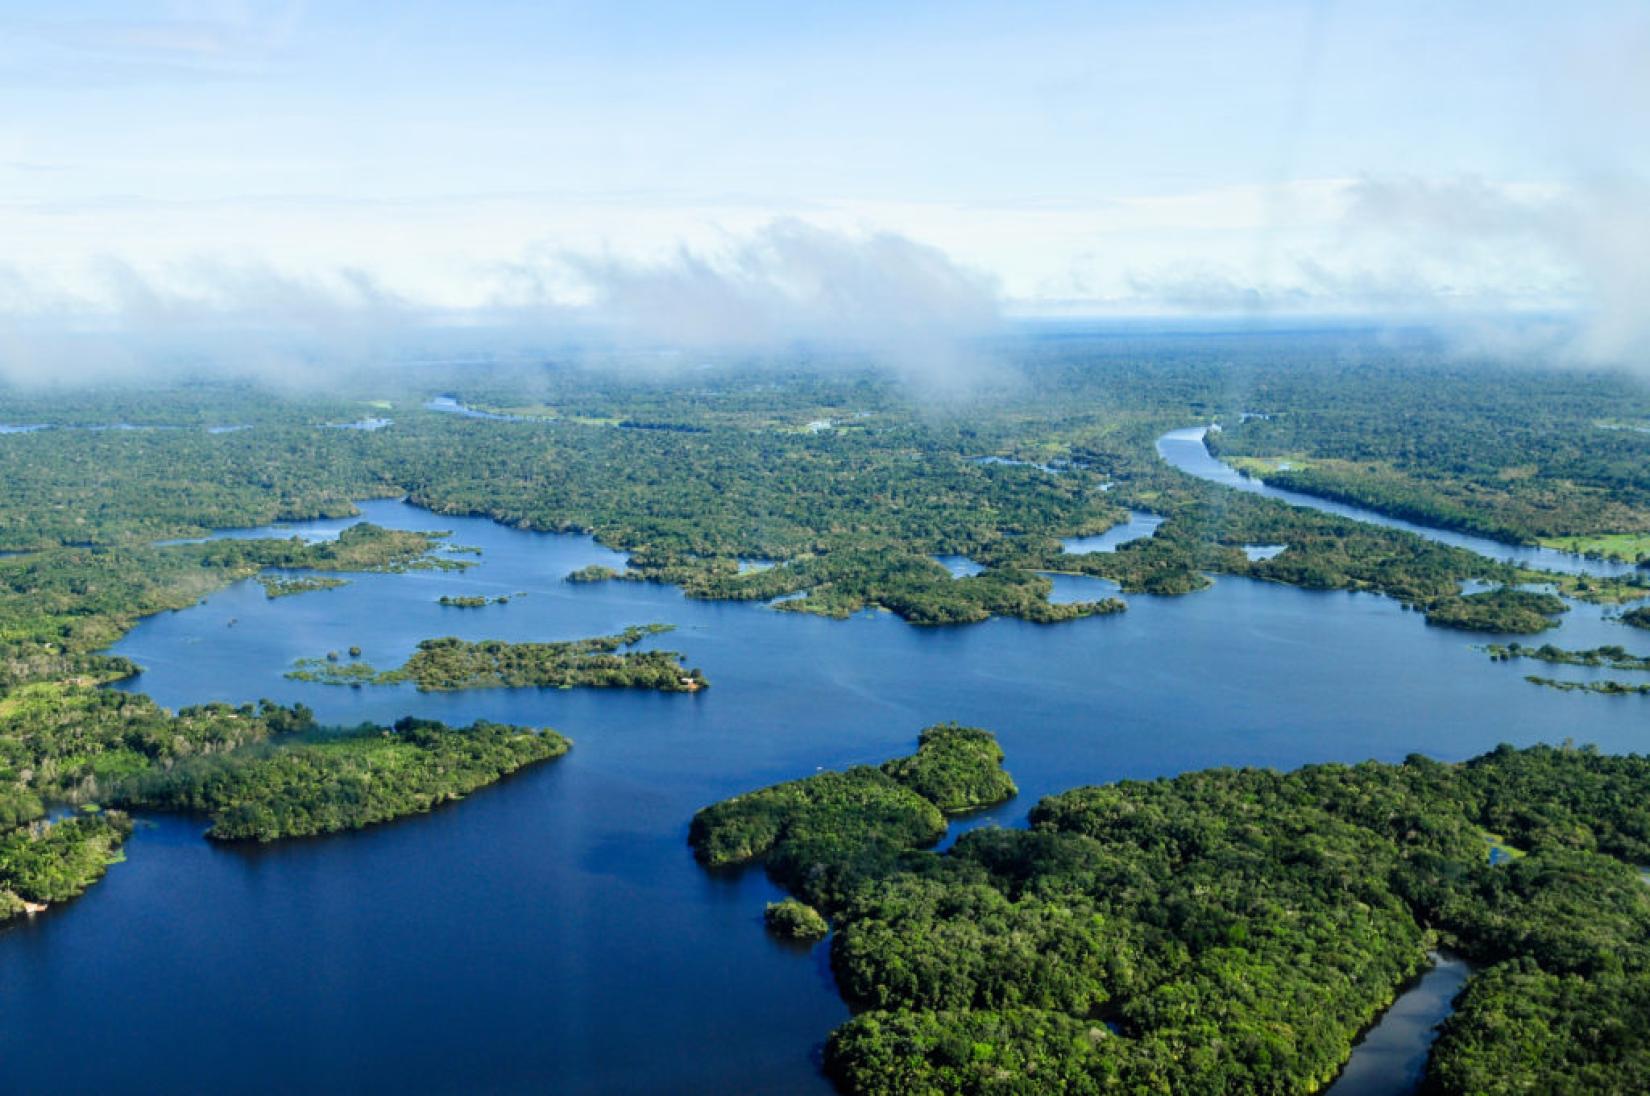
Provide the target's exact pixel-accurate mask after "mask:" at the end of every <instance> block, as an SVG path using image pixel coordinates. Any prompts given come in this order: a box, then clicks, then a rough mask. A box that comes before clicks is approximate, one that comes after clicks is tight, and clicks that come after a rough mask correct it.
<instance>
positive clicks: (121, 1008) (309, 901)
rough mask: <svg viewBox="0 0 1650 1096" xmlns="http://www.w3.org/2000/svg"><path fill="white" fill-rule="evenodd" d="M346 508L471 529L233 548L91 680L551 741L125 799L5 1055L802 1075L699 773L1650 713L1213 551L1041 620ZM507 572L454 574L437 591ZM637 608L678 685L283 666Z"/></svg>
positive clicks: (122, 1085)
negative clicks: (326, 819) (519, 758)
mask: <svg viewBox="0 0 1650 1096" xmlns="http://www.w3.org/2000/svg"><path fill="white" fill-rule="evenodd" d="M362 510H363V512H364V516H365V517H366V518H367V519H369V520H372V521H375V522H378V523H379V524H382V525H386V526H390V527H393V528H415V529H449V530H452V531H453V537H452V541H453V542H454V543H458V544H468V545H476V546H479V547H480V548H481V549H482V552H483V554H482V555H481V556H480V557H475V558H477V562H478V565H477V566H476V567H474V568H473V569H471V570H468V571H465V572H462V573H445V572H412V573H408V574H402V575H360V576H351V577H352V580H353V581H352V582H351V584H350V585H348V586H345V587H342V588H339V589H335V590H328V591H322V592H316V593H307V594H302V595H298V596H293V597H285V598H278V599H269V598H266V597H265V596H264V593H263V590H262V589H261V588H260V587H259V586H258V585H257V584H256V583H255V582H252V581H246V582H242V583H239V584H237V585H235V586H233V587H230V588H228V589H225V590H222V591H220V592H218V593H216V594H214V595H212V596H210V597H208V598H207V599H206V600H205V602H204V603H203V604H201V605H198V606H195V607H192V608H189V609H186V610H183V611H181V612H176V613H166V614H162V615H160V616H156V617H152V618H149V619H147V620H145V621H143V622H142V623H140V624H139V625H138V626H137V627H136V628H135V629H134V630H133V631H132V632H131V633H130V634H129V635H128V636H127V637H126V638H125V639H124V640H122V641H121V642H120V643H119V644H117V645H116V646H115V648H114V650H115V651H116V652H117V653H120V654H123V655H126V656H128V657H130V658H132V659H134V660H136V661H137V662H138V663H139V664H141V665H142V666H144V667H146V670H145V672H144V674H143V675H142V676H141V677H139V678H138V679H136V680H135V681H132V682H130V683H128V684H127V685H126V686H125V687H128V688H133V689H137V690H141V691H144V692H147V693H149V694H151V695H152V696H154V697H155V698H156V699H157V700H158V701H159V702H160V703H162V704H164V705H167V706H170V707H176V706H179V705H184V704H190V703H197V702H200V701H204V700H210V699H222V700H229V701H245V700H254V699H257V698H260V697H271V698H274V699H278V700H282V701H295V700H301V701H303V702H304V703H306V704H309V705H311V706H313V707H314V708H315V709H316V710H317V711H318V712H319V714H320V715H321V717H322V718H323V719H326V720H330V721H335V722H339V723H354V722H357V721H360V720H367V719H373V720H388V719H391V718H394V717H396V716H399V715H402V714H406V713H409V712H410V713H417V714H420V715H426V716H432V717H436V718H440V719H445V720H447V721H449V722H455V723H468V722H469V721H471V720H473V719H476V718H478V717H480V718H489V719H497V720H503V721H508V722H514V723H524V724H531V725H542V726H552V727H555V728H557V729H558V730H561V731H562V732H564V733H566V734H568V735H569V736H571V737H572V738H573V740H574V742H575V746H574V748H573V751H572V752H571V753H570V754H569V755H568V756H567V757H566V758H564V759H562V760H561V761H558V762H553V763H551V764H549V765H546V766H542V767H540V768H538V769H535V770H531V771H528V772H525V773H522V774H519V775H517V776H516V777H513V778H511V779H510V780H507V781H505V782H504V783H502V784H501V785H499V786H497V787H494V788H491V789H486V790H483V791H481V792H478V793H476V794H475V795H473V796H472V797H470V798H469V799H468V800H466V801H464V802H461V803H458V804H454V805H452V806H449V807H446V808H443V809H441V810H438V811H436V812H435V813H433V814H430V815H428V816H423V817H419V818H414V819H409V820H406V821H403V822H400V823H397V824H393V825H388V826H383V827H378V828H375V829H371V830H367V831H363V832H361V833H355V834H348V835H341V836H337V837H331V838H322V839H316V840H308V841H295V842H288V843H283V844H278V845H275V846H272V847H267V848H239V847H233V848H222V847H218V846H214V845H212V844H209V843H208V842H206V841H204V840H202V839H201V837H200V833H201V831H202V830H203V829H204V822H203V821H201V820H196V819H177V818H157V819H155V820H154V822H153V825H152V826H151V827H150V828H146V829H141V830H140V831H139V832H138V833H137V834H136V835H135V836H134V838H133V839H132V841H131V843H130V846H129V848H128V861H127V862H126V863H123V864H120V865H117V866H116V867H114V868H113V869H112V870H111V871H110V873H109V875H108V877H107V878H106V879H105V880H104V881H103V882H101V883H99V884H98V885H97V886H95V887H93V888H92V889H91V891H89V892H88V893H87V895H86V896H85V897H84V898H82V899H80V900H78V901H76V902H74V903H72V904H69V905H66V906H64V907H61V908H56V909H53V910H51V911H48V912H47V913H46V914H44V915H41V916H39V917H36V918H34V919H32V920H27V921H24V922H22V923H20V924H17V925H16V927H13V928H10V929H7V930H3V931H0V1062H3V1063H4V1070H5V1078H6V1081H5V1087H6V1088H8V1089H11V1090H14V1091H40V1090H47V1089H49V1090H51V1091H54V1092H59V1093H63V1092H86V1091H93V1090H111V1089H115V1090H124V1089H129V1088H131V1087H133V1082H134V1079H138V1081H139V1084H138V1087H141V1088H144V1089H147V1090H152V1091H199V1090H203V1089H216V1088H226V1089H233V1090H239V1091H262V1092H277V1091H292V1090H295V1089H309V1088H313V1089H324V1090H328V1091H332V1090H340V1089H342V1090H352V1089H353V1090H358V1089H364V1088H372V1089H376V1090H382V1089H394V1088H404V1089H410V1090H419V1091H450V1092H458V1091H465V1092H469V1091H488V1090H500V1089H522V1088H533V1089H545V1090H554V1091H560V1092H628V1091H658V1090H668V1091H673V1092H728V1091H764V1092H776V1091H785V1092H808V1091H818V1092H824V1091H828V1086H827V1084H826V1082H825V1081H824V1080H823V1079H822V1078H821V1077H820V1076H819V1074H818V1072H817V1066H816V1064H815V1058H814V1055H815V1054H816V1052H817V1048H818V1046H819V1044H820V1042H821V1040H822V1039H823V1038H824V1036H825V1035H826V1033H827V1032H828V1031H829V1030H830V1029H831V1028H832V1027H833V1026H835V1025H836V1024H838V1023H840V1022H841V1021H842V1020H843V1019H844V1018H845V1017H846V1015H847V1012H846V1009H845V1008H844V1006H843V1005H842V1003H841V1001H840V999H839V998H838V997H837V995H836V992H835V990H834V987H833V986H832V984H831V982H830V978H829V974H828V969H827V966H826V963H825V960H824V956H825V949H824V946H823V945H822V946H820V947H816V948H814V949H811V950H810V949H795V948H790V947H786V946H782V945H780V944H778V943H776V942H774V941H772V940H771V939H770V938H769V937H768V936H767V935H766V934H765V933H764V932H763V930H762V926H761V914H762V906H763V903H764V902H766V901H769V900H771V899H773V898H774V897H776V892H775V890H774V888H773V887H772V886H771V885H770V884H769V883H768V882H767V881H766V880H765V879H764V878H763V876H762V875H761V873H760V872H759V871H745V872H735V873H730V874H714V875H713V874H710V873H707V872H705V871H703V870H702V869H700V868H699V867H698V866H697V865H696V864H695V862H694V860H693V858H692V856H691V855H690V853H689V850H688V848H687V846H686V843H685V840H686V832H687V824H688V820H689V818H690V817H691V815H692V813H693V811H694V810H696V809H697V808H699V807H701V806H703V805H705V804H707V803H710V802H713V801H715V800H717V799H720V798H723V797H725V796H728V795H731V794H735V793H737V792H741V791H745V790H748V789H751V788H754V787H758V786H761V785H764V784H768V783H771V782H774V781H777V780H782V779H788V778H793V777H798V776H804V775H807V774H809V773H812V772H815V771H817V770H818V769H819V768H822V767H824V768H836V767H840V766H844V765H849V764H854V763H858V762H872V761H879V760H882V759H884V758H887V757H892V756H896V755H899V754H902V753H905V752H907V751H909V750H910V749H911V748H912V746H913V745H914V743H915V738H916V734H917V731H918V730H919V729H920V728H922V727H923V726H925V725H927V724H930V723H934V722H937V721H941V720H947V719H956V720H960V721H963V722H966V723H972V724H977V725H981V726H986V727H990V728H992V729H993V730H995V731H996V732H997V733H998V735H999V736H1000V738H1001V740H1002V743H1003V746H1004V747H1005V749H1006V750H1007V754H1008V765H1009V767H1010V768H1011V770H1012V771H1013V773H1014V775H1015V777H1016V779H1017V780H1018V782H1019V784H1020V786H1021V789H1022V794H1021V796H1020V797H1019V798H1018V799H1017V800H1016V801H1014V802H1012V803H1009V804H1007V805H1004V806H1002V807H999V808H996V809H995V810H992V811H988V812H985V813H983V814H980V815H976V816H972V817H970V818H969V819H968V820H967V821H966V823H963V824H962V825H963V826H967V827H974V826H981V825H998V824H1006V825H1012V824H1020V823H1021V821H1022V820H1023V818H1024V816H1025V812H1026V811H1027V810H1028V809H1029V808H1030V806H1031V805H1032V804H1033V803H1034V802H1035V801H1036V799H1037V798H1038V797H1040V796H1042V795H1045V794H1048V793H1051V792H1056V791H1062V790H1065V789H1068V788H1071V787H1073V786H1076V785H1080V784H1084V783H1091V782H1097V781H1106V780H1115V779H1119V778H1123V777H1150V776H1157V775H1162V774H1169V773H1174V772H1179V771H1183V770H1186V769H1194V768H1201V767H1204V766H1208V765H1272V766H1279V767H1292V766H1295V765H1299V764H1302V763H1305V762H1312V761H1324V760H1348V761H1351V760H1358V759H1362V758H1367V757H1376V758H1381V759H1385V760H1397V759H1400V758H1402V757H1403V756H1404V755H1405V754H1407V753H1409V752H1411V751H1422V752H1425V753H1429V754H1432V755H1434V756H1438V757H1443V758H1450V759H1453V758H1461V757H1466V756H1469V755H1471V754H1475V753H1478V752H1480V751H1483V750H1485V749H1488V748H1490V747H1492V746H1494V745H1495V744H1496V743H1498V742H1500V741H1509V742H1514V743H1520V744H1522V743H1529V742H1534V741H1538V740H1541V741H1559V740H1562V739H1563V738H1565V737H1566V736H1575V737H1577V738H1578V739H1581V740H1584V741H1594V742H1597V743H1598V744H1599V745H1600V746H1601V747H1602V748H1604V749H1605V750H1610V751H1629V750H1643V749H1644V748H1645V746H1646V743H1647V741H1650V735H1647V733H1646V730H1645V727H1646V722H1645V717H1646V714H1647V713H1650V707H1646V706H1645V705H1646V701H1645V700H1643V699H1642V698H1604V697H1592V696H1581V695H1565V694H1558V693H1555V692H1552V691H1550V690H1544V689H1539V688H1536V687H1533V686H1530V685H1526V684H1525V683H1523V682H1522V681H1520V680H1519V677H1520V676H1521V674H1522V673H1523V672H1526V671H1525V670H1524V669H1522V668H1520V667H1519V664H1516V663H1515V664H1511V665H1504V664H1494V663H1491V662H1489V661H1488V659H1486V658H1485V657H1484V655H1483V653H1482V652H1480V651H1477V650H1475V649H1474V647H1473V644H1474V643H1475V642H1479V641H1481V637H1467V636H1463V635H1461V634H1459V633H1454V632H1447V631H1443V630H1439V629H1435V628H1429V627H1427V626H1425V624H1424V623H1423V622H1422V619H1421V618H1420V616H1418V615H1416V614H1413V613H1407V612H1404V611H1402V610H1401V609H1400V607H1399V606H1398V605H1396V604H1395V603H1394V602H1392V601H1389V600H1386V599H1383V598H1379V597H1375V596H1371V595H1360V594H1349V593H1338V592H1336V593H1325V592H1311V591H1303V590H1298V589H1294V588H1290V587H1285V586H1279V585H1275V584H1267V583H1259V582H1251V581H1247V580H1243V579H1233V578H1220V579H1218V580H1217V581H1216V583H1215V585H1214V586H1213V587H1212V588H1211V589H1208V590H1205V591H1202V592H1200V593H1197V594H1193V595H1190V596H1186V597H1180V598H1151V597H1138V596H1136V597H1130V598H1129V599H1128V600H1129V604H1130V608H1129V610H1128V612H1126V613H1123V614H1119V615H1114V616H1104V617H1096V618H1090V619H1086V620H1081V621H1076V622H1072V623H1068V624H1062V625H1053V626H1037V625H1032V624H1026V623H1023V622H1019V621H1014V620H992V621H989V622H987V623H984V624H979V625H970V626H964V627H955V628H940V629H924V628H917V627H913V626H911V625H908V624H905V623H903V622H901V621H899V620H898V619H896V618H894V617H892V616H890V615H889V614H886V613H870V614H860V615H856V616H855V617H854V618H852V619H850V620H845V621H832V620H826V619H822V618H817V617H811V616H806V615H802V614H794V613H784V612H779V611H776V610H774V609H772V608H770V607H767V606H763V605H758V604H750V603H733V602H703V601H693V600H689V599H686V598H684V597H682V596H681V594H680V593H679V592H678V591H677V590H676V589H674V588H672V587H667V586H660V585H651V584H644V583H629V582H615V583H605V584H596V585H571V584H567V583H564V582H562V581H561V578H562V576H563V575H565V574H567V573H568V572H569V571H572V570H574V569H575V568H577V567H581V566H584V565H586V564H589V563H607V564H609V565H618V564H620V563H621V562H622V557H621V556H619V555H617V554H616V553H613V552H610V551H608V550H606V549H604V548H602V547H601V546H599V545H597V544H595V543H593V542H592V541H591V540H590V539H589V538H586V537H578V536H562V535H544V534H534V533H526V532H521V531H517V530H513V529H508V528H505V527H503V526H499V525H494V524H492V523H489V522H486V521H483V520H479V519H466V518H449V517H442V516H436V515H431V514H429V513H426V512H424V511H420V510H417V509H415V508H413V507H411V506H409V505H407V504H406V503H402V502H396V501H377V502H369V503H364V504H363V505H362ZM344 524H346V523H344V522H316V523H310V524H307V525H305V524H295V525H286V526H282V527H281V528H280V529H279V530H276V531H273V532H274V533H275V534H276V535H281V536H291V535H300V536H305V535H322V534H331V533H335V532H336V531H337V529H338V528H340V527H341V526H342V525H344ZM455 558H460V559H468V558H472V557H468V556H458V557H455ZM1062 580H1066V576H1061V578H1060V579H1057V581H1056V585H1057V587H1058V588H1061V589H1065V587H1060V582H1061V581H1062ZM1069 581H1071V582H1084V583H1092V584H1096V585H1093V586H1089V587H1088V590H1089V591H1090V593H1089V596H1094V593H1093V591H1095V590H1097V589H1101V588H1109V589H1115V587H1110V586H1109V584H1101V583H1100V580H1094V579H1087V580H1076V579H1071V580H1069ZM518 591H525V592H526V593H527V596H526V597H524V598H512V599H511V601H510V602H509V603H508V604H507V605H490V606H487V607H486V608H483V609H469V610H464V609H451V608H443V607H441V606H439V605H437V604H436V599H437V598H438V597H440V596H441V595H442V594H455V595H458V594H487V595H496V594H514V593H516V592H518ZM1571 617H1572V619H1569V620H1567V621H1566V622H1565V624H1564V626H1563V628H1562V629H1560V630H1559V631H1558V632H1556V633H1552V638H1553V640H1554V642H1560V643H1565V644H1566V645H1569V646H1579V645H1583V644H1582V643H1581V642H1578V641H1571V638H1570V637H1571V636H1572V635H1574V636H1581V637H1588V638H1587V639H1586V641H1585V642H1586V645H1591V644H1592V643H1593V642H1595V641H1596V640H1594V639H1592V638H1591V637H1592V636H1594V635H1595V634H1596V635H1603V636H1607V637H1608V638H1609V639H1610V640H1613V641H1616V642H1624V643H1628V644H1632V643H1633V642H1634V641H1639V645H1640V646H1643V645H1644V644H1643V641H1642V640H1641V639H1640V636H1639V634H1636V633H1635V634H1628V633H1630V632H1631V630H1630V629H1627V628H1624V627H1622V626H1621V625H1616V624H1611V623H1609V622H1607V621H1604V620H1602V619H1601V617H1600V615H1599V613H1598V612H1597V611H1596V610H1592V609H1578V610H1577V611H1576V613H1573V614H1571ZM231 620H233V621H234V624H233V625H231V624H230V621H231ZM655 621H658V622H664V623H671V624H675V625H676V626H677V631H675V632H673V633H670V634H667V635H663V636H659V637H657V638H655V639H652V640H649V641H648V642H649V643H650V644H652V645H654V646H660V647H666V648H670V649H675V650H679V651H681V652H683V653H684V656H685V660H686V662H687V664H688V665H690V666H699V667H702V668H703V670H704V672H705V673H706V674H707V675H708V677H709V678H710V681H711V688H710V689H709V690H707V691H706V692H704V693H701V694H697V695H688V694H674V695H660V694H651V693H648V694H642V693H630V692H615V691H598V690H572V691H558V690H517V691H482V692H464V693H446V694H429V695H424V694H419V693H417V692H415V691H413V690H412V689H411V688H410V687H408V686H397V687H393V688H364V689H358V690H355V689H347V688H336V687H328V686H322V685H317V684H311V683H302V682H294V681H288V680H286V679H284V678H283V676H282V674H283V672H284V671H285V670H286V669H288V668H289V667H290V665H291V662H292V660H294V659H296V658H300V657H313V656H316V655H320V654H324V653H325V652H326V651H329V650H341V649H344V648H347V647H349V646H351V645H360V646H361V647H362V648H364V654H365V658H366V659H367V660H369V661H371V662H373V663H375V664H377V665H378V666H380V667H388V666H393V665H395V664H397V663H398V662H399V661H400V660H401V659H403V658H404V657H406V655H407V654H408V653H409V652H410V651H411V650H412V648H413V646H414V644H415V643H416V642H417V641H418V640H420V639H423V638H426V637H430V636H440V635H459V636H464V637H466V638H471V639H481V638H501V639H529V638H531V639H564V638H573V637H578V636H588V635H596V634H602V633H609V632H613V631H616V630H618V629H620V628H622V627H624V626H625V625H629V624H645V623H651V622H655ZM1646 638H1650V637H1646ZM959 828H960V827H959Z"/></svg>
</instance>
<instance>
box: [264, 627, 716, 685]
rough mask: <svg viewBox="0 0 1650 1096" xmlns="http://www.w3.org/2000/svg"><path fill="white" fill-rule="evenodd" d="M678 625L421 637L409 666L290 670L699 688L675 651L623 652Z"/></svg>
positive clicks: (391, 681) (329, 675)
mask: <svg viewBox="0 0 1650 1096" xmlns="http://www.w3.org/2000/svg"><path fill="white" fill-rule="evenodd" d="M671 630H672V626H671V625H668V624H649V625H646V626H640V627H630V628H626V629H625V630H624V631H623V632H621V633H619V634H618V635H611V636H596V637H593V638H591V639H574V640H564V641H561V642H556V643H506V642H504V641H503V640H496V639H489V640H482V641H481V642H479V643H472V642H469V641H467V640H462V639H457V638H454V637H452V636H448V637H446V638H443V639H426V640H424V641H422V642H420V643H419V645H418V649H417V650H416V651H414V652H413V656H412V657H411V658H409V659H408V660H407V661H406V662H405V663H404V664H403V665H401V666H399V667H397V668H396V669H393V670H378V669H375V668H374V667H373V666H371V665H370V664H368V663H365V662H349V663H343V664H340V663H339V662H338V660H337V659H336V658H332V657H326V658H305V659H299V660H298V662H297V663H296V664H295V665H294V666H293V668H292V669H291V670H289V671H288V672H287V674H286V676H287V677H288V678H291V679H292V680H294V681H311V682H316V683H318V684H322V685H397V684H400V683H401V682H404V681H410V682H412V683H413V684H414V685H416V686H417V687H418V690H419V691H420V692H449V691H453V690H458V689H521V688H534V687H537V688H550V689H572V688H577V687H584V688H595V689H656V690H658V691H659V692H666V693H696V692H698V691H700V690H701V689H704V688H707V687H708V686H709V684H710V683H709V682H708V681H706V680H705V675H704V674H703V673H702V672H700V671H699V670H698V669H685V668H684V667H683V666H682V664H681V661H680V659H681V655H679V654H678V653H677V652H675V651H625V650H622V648H625V647H634V646H635V645H636V644H638V643H640V642H641V641H642V640H644V639H646V638H647V637H649V636H653V635H658V634H660V633H663V632H668V631H671Z"/></svg>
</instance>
